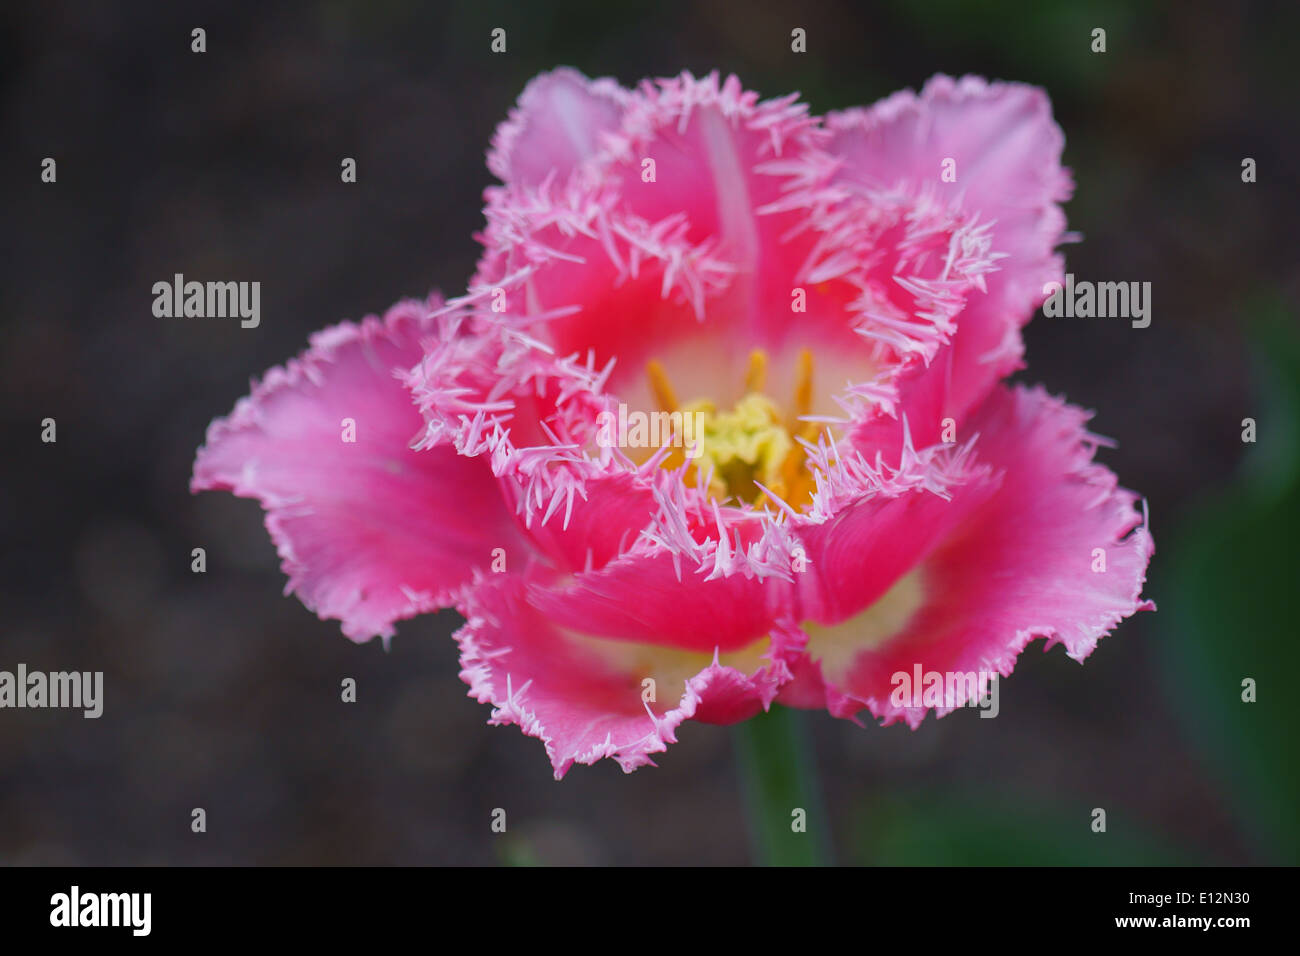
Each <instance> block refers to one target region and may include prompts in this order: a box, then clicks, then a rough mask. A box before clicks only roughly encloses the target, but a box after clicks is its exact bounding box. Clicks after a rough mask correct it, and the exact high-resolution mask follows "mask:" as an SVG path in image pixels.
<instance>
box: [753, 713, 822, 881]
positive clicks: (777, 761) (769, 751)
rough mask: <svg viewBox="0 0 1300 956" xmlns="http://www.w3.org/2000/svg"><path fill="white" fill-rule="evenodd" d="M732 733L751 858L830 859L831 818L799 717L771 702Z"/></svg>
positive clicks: (784, 862) (774, 862)
mask: <svg viewBox="0 0 1300 956" xmlns="http://www.w3.org/2000/svg"><path fill="white" fill-rule="evenodd" d="M735 733H736V753H737V757H738V761H739V765H740V766H739V769H740V777H741V789H742V791H743V792H744V796H745V809H746V811H747V813H746V815H747V817H748V819H749V838H750V844H751V846H752V848H753V856H754V862H755V863H759V864H762V865H765V866H823V865H825V864H826V863H828V862H829V861H830V852H829V840H828V839H827V838H828V836H829V833H830V828H829V821H828V820H827V817H826V811H825V809H824V808H823V807H822V799H821V788H820V787H819V786H818V783H817V767H816V764H815V761H814V758H813V751H812V741H811V740H810V739H809V735H808V730H807V728H806V727H805V726H804V722H803V715H802V714H800V713H799V712H798V711H797V710H791V709H790V708H787V707H781V706H779V705H776V704H774V705H772V709H771V710H770V711H768V712H767V713H765V714H759V715H758V716H757V717H754V718H753V719H751V720H746V721H743V722H742V723H740V724H737V725H736V731H735ZM797 811H803V812H802V813H798V812H797ZM801 823H802V828H801V827H800V824H801Z"/></svg>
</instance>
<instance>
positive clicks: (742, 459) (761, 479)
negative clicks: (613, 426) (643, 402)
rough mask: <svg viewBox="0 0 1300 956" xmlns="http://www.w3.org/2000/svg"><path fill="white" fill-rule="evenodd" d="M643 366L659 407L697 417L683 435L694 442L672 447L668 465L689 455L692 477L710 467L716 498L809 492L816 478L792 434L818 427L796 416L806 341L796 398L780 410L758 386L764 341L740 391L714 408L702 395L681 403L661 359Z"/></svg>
mask: <svg viewBox="0 0 1300 956" xmlns="http://www.w3.org/2000/svg"><path fill="white" fill-rule="evenodd" d="M646 372H647V374H648V375H649V378H650V387H651V390H652V391H653V392H654V396H655V400H656V402H658V404H659V407H660V409H661V410H663V411H665V412H668V413H670V414H671V413H673V412H678V411H680V412H682V413H683V414H682V419H683V421H686V420H687V416H688V415H690V416H692V417H691V419H690V421H692V422H694V423H695V426H694V433H693V435H691V436H690V441H689V442H688V444H693V446H694V447H690V448H687V449H684V450H678V449H674V450H673V452H672V453H671V454H669V455H668V456H667V457H666V458H665V459H664V467H665V468H675V467H677V466H679V465H681V463H682V462H683V461H684V460H688V459H689V460H690V461H691V466H690V469H689V470H688V473H687V477H688V478H689V479H692V480H693V479H694V478H695V476H696V474H698V473H701V472H702V473H706V474H708V473H711V477H710V480H709V490H710V492H712V494H713V495H714V496H716V497H717V498H718V499H720V500H727V499H729V498H735V499H737V500H739V501H742V502H748V503H749V504H754V505H759V504H762V503H763V502H764V501H765V500H766V499H767V498H768V494H767V491H770V492H771V493H772V494H773V495H776V496H777V497H779V498H781V499H782V500H783V501H785V502H786V503H787V504H789V505H791V506H792V507H794V508H799V507H801V506H802V505H804V504H806V503H808V502H810V501H811V500H812V492H813V489H814V487H815V482H814V480H813V477H812V474H811V473H810V472H809V470H808V467H807V458H806V455H805V452H804V449H803V446H801V445H800V444H799V442H798V441H797V440H796V439H797V438H802V439H804V440H805V441H807V440H811V439H812V438H813V436H814V435H815V434H816V431H817V426H816V424H815V423H813V422H803V421H800V420H799V419H800V417H801V416H803V415H807V414H808V410H809V408H810V407H811V404H812V374H813V358H812V352H810V351H809V350H808V349H804V350H803V351H802V352H801V353H800V355H799V367H798V375H797V378H796V382H795V389H794V396H793V400H792V402H791V406H790V410H789V411H788V412H786V413H784V414H783V412H782V409H781V406H780V405H778V404H777V403H776V402H775V401H773V400H772V399H771V398H770V397H768V396H767V395H766V394H764V392H763V388H764V386H765V385H766V383H767V353H766V352H764V351H763V350H762V349H754V350H753V351H752V352H750V354H749V367H748V369H747V370H746V372H745V394H744V395H743V396H742V397H741V398H740V400H739V401H738V402H736V404H735V405H734V406H733V407H732V408H731V409H730V410H729V411H719V410H718V407H717V405H716V404H715V403H714V402H713V401H711V400H709V399H707V398H699V399H695V400H694V401H691V402H687V403H686V404H685V405H682V406H679V405H678V403H677V397H676V394H675V392H674V391H673V387H672V384H671V383H670V382H669V380H668V375H667V373H666V372H665V371H664V369H663V366H662V365H660V364H659V362H657V361H654V360H652V361H651V362H650V363H649V364H648V365H647V366H646ZM764 489H767V491H765V490H764Z"/></svg>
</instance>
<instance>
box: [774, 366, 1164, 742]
mask: <svg viewBox="0 0 1300 956" xmlns="http://www.w3.org/2000/svg"><path fill="white" fill-rule="evenodd" d="M1087 419H1088V415H1087V413H1085V412H1083V411H1081V410H1080V409H1078V408H1075V407H1074V406H1071V405H1067V404H1065V403H1064V402H1063V401H1061V400H1059V399H1056V398H1052V397H1050V396H1048V395H1047V394H1046V393H1045V392H1044V391H1042V390H1041V389H1023V388H1020V389H1014V390H1012V389H1006V388H1000V389H998V390H997V391H995V392H994V393H993V394H992V395H991V396H990V397H989V399H988V400H987V401H986V402H985V403H984V405H983V406H982V407H981V408H980V409H979V410H978V411H977V412H976V413H975V414H974V415H973V416H972V420H971V423H970V427H971V428H973V429H977V430H978V432H979V438H978V440H977V441H976V444H975V448H976V451H977V453H978V454H979V456H980V458H981V460H982V461H984V462H987V463H988V464H990V465H992V466H993V467H994V468H996V469H999V470H1001V471H1002V472H1003V476H1002V484H1001V486H1000V488H999V489H998V491H997V492H996V494H994V495H993V496H992V497H991V498H989V499H988V501H987V502H985V503H984V504H982V505H981V506H980V507H979V508H978V509H977V510H975V512H974V514H973V515H971V517H970V518H969V520H967V521H965V522H963V523H962V524H961V525H960V526H959V527H957V528H956V529H955V531H953V532H952V533H951V534H949V535H948V537H947V539H946V540H945V541H944V542H942V543H941V544H940V545H939V546H938V547H937V548H935V549H934V550H933V551H932V552H931V553H930V554H929V555H928V556H927V557H925V558H924V559H923V560H922V561H921V562H920V564H919V571H920V574H921V581H922V589H923V595H924V597H923V601H922V603H921V606H920V607H919V609H918V610H917V611H916V612H915V613H914V614H913V615H912V616H911V617H910V619H909V620H908V621H907V623H906V625H904V626H903V627H902V629H901V630H900V631H899V632H898V633H896V634H895V635H894V636H892V637H888V638H887V639H886V640H885V641H884V642H883V643H877V644H874V645H873V646H872V647H870V648H864V649H863V650H861V651H860V652H859V653H858V654H857V655H856V656H855V657H854V658H853V660H852V663H851V665H850V666H849V667H848V668H847V672H846V673H844V674H839V675H830V674H820V673H818V669H817V667H816V659H817V658H818V648H817V641H816V640H815V639H814V640H811V641H810V642H809V647H808V649H809V659H808V660H806V661H803V662H800V664H799V665H798V666H797V667H796V672H797V679H796V681H795V684H794V685H792V686H791V688H790V689H789V690H788V691H787V692H786V693H787V695H788V697H787V696H783V698H782V699H788V700H789V701H790V702H791V703H796V704H799V705H801V706H808V705H809V704H810V703H811V702H812V701H816V700H818V698H819V696H820V697H821V699H822V701H824V703H825V704H826V706H828V707H829V708H830V709H831V711H832V713H835V714H836V715H837V716H851V715H852V714H853V713H854V712H856V711H857V710H859V709H861V708H862V707H863V706H865V707H867V708H869V709H870V711H871V713H872V714H874V715H875V716H876V717H879V718H884V721H885V723H892V722H893V721H895V720H898V719H900V718H904V719H906V720H907V722H908V723H909V724H911V725H912V726H916V725H917V724H919V723H920V721H921V720H922V718H923V717H924V716H925V713H926V712H927V710H928V708H925V707H911V706H895V704H894V703H893V702H891V700H890V695H891V691H892V690H893V688H894V685H893V684H892V683H891V678H892V677H893V675H895V674H899V673H906V674H912V673H913V669H914V667H915V666H917V665H919V666H920V668H921V670H922V672H923V673H925V672H930V671H934V672H938V673H947V672H958V673H968V672H972V673H979V672H985V673H992V672H997V673H999V674H1001V675H1003V676H1006V675H1008V674H1010V673H1011V671H1012V669H1013V668H1014V666H1015V661H1016V657H1017V656H1018V655H1019V653H1020V651H1021V650H1022V649H1023V648H1024V647H1025V646H1026V645H1027V644H1028V643H1029V642H1030V641H1032V640H1034V639H1035V638H1039V637H1044V638H1046V639H1047V642H1048V643H1047V646H1048V647H1051V646H1052V645H1053V644H1056V643H1058V642H1059V643H1061V644H1064V645H1065V648H1066V653H1067V654H1068V655H1069V656H1070V657H1071V658H1074V659H1075V660H1079V661H1082V660H1083V659H1084V658H1085V657H1087V656H1088V655H1089V654H1090V653H1091V652H1092V650H1093V649H1094V648H1095V647H1096V645H1097V642H1098V641H1099V640H1100V639H1101V638H1102V637H1103V636H1104V635H1106V634H1107V633H1109V632H1110V631H1111V629H1113V628H1114V627H1115V625H1116V624H1118V623H1119V622H1120V621H1121V620H1123V619H1124V618H1126V617H1128V616H1130V615H1132V614H1133V613H1135V612H1137V611H1140V610H1149V609H1153V608H1154V605H1153V604H1151V602H1149V601H1144V600H1142V598H1141V592H1142V584H1143V582H1144V580H1145V577H1146V568H1147V564H1148V563H1149V561H1150V557H1151V554H1152V553H1153V551H1154V544H1153V542H1152V539H1151V535H1150V534H1149V532H1148V531H1147V529H1146V526H1145V524H1144V522H1143V519H1142V515H1141V514H1140V513H1139V512H1138V511H1137V510H1136V508H1135V507H1134V506H1135V503H1136V500H1137V496H1136V495H1134V494H1133V493H1132V492H1130V491H1126V490H1123V489H1120V488H1118V487H1116V482H1115V476H1114V475H1113V474H1112V473H1111V472H1110V471H1109V470H1107V469H1106V468H1104V467H1103V466H1101V465H1098V464H1096V463H1094V462H1093V460H1092V458H1093V452H1094V449H1095V447H1096V441H1097V440H1096V439H1095V438H1094V437H1093V436H1091V435H1089V434H1088V433H1087V432H1086V430H1085V428H1084V424H1085V422H1086V421H1087ZM962 493H963V492H962V490H960V489H957V490H955V491H954V492H953V496H954V504H957V503H958V502H959V500H960V497H961V495H962ZM1098 548H1100V549H1102V551H1103V552H1104V554H1105V561H1106V565H1105V566H1106V570H1105V572H1104V573H1099V572H1094V570H1093V567H1094V561H1095V560H1096V559H1095V557H1094V554H1095V552H1094V549H1098ZM816 687H820V688H821V691H822V694H821V695H819V694H818V693H817V692H816V691H815V690H814V688H816ZM964 702H965V701H956V702H955V705H956V706H960V705H961V704H962V703H964ZM951 709H952V707H948V706H942V707H938V708H936V712H937V713H938V714H939V715H940V716H942V715H943V714H945V713H947V712H948V711H949V710H951Z"/></svg>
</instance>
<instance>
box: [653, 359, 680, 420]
mask: <svg viewBox="0 0 1300 956" xmlns="http://www.w3.org/2000/svg"><path fill="white" fill-rule="evenodd" d="M645 370H646V374H647V375H649V376H650V389H651V391H653V392H654V393H655V401H656V402H658V403H659V408H660V410H661V411H665V412H675V411H677V395H676V394H674V392H673V386H672V383H671V382H669V381H668V373H667V372H665V371H664V367H663V366H662V365H660V364H659V363H658V362H657V361H655V360H654V359H651V360H650V361H649V362H648V363H647V364H646V367H645Z"/></svg>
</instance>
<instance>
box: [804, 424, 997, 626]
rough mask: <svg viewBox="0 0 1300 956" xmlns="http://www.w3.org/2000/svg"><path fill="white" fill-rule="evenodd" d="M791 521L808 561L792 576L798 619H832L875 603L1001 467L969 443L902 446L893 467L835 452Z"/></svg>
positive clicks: (986, 491) (985, 494) (950, 529)
mask: <svg viewBox="0 0 1300 956" xmlns="http://www.w3.org/2000/svg"><path fill="white" fill-rule="evenodd" d="M819 475H820V477H821V480H820V482H819V488H818V491H817V494H816V495H815V496H814V499H813V507H812V509H811V511H810V512H809V515H808V519H811V520H808V519H805V520H803V521H800V522H798V523H797V528H798V535H799V539H800V541H801V542H802V545H803V548H804V554H805V556H806V561H807V567H806V568H805V570H804V571H803V572H802V573H800V574H798V575H796V576H795V582H796V584H797V585H798V588H799V619H800V620H803V621H813V622H817V623H819V624H832V623H837V622H840V621H843V620H845V619H846V618H851V617H853V616H854V615H857V614H859V613H861V612H863V611H865V610H867V608H868V607H870V606H871V605H872V604H874V603H876V602H877V601H878V600H879V599H880V598H881V596H882V595H884V594H885V593H886V592H887V591H888V590H889V589H890V587H891V586H893V585H894V584H895V582H897V581H898V580H899V578H901V577H903V576H904V575H905V574H906V573H907V572H908V571H909V570H911V569H912V568H913V567H915V566H916V565H917V564H918V563H919V562H920V561H923V560H924V559H925V558H926V556H927V555H929V553H930V552H931V551H932V550H933V549H934V548H935V547H936V546H938V545H939V544H940V543H941V542H943V541H944V540H946V539H947V538H948V537H949V536H950V535H952V534H953V533H954V532H956V531H957V530H958V529H960V527H961V526H962V525H963V524H964V523H965V522H967V521H969V520H970V518H971V516H972V515H973V514H974V513H975V512H976V511H977V510H978V509H979V508H980V507H981V506H982V505H983V504H984V503H985V502H987V501H988V500H989V499H990V498H991V497H992V496H993V495H994V494H996V492H997V489H998V485H999V484H1000V482H1001V475H999V474H997V473H995V472H994V471H993V470H992V469H991V468H990V467H989V466H988V465H987V464H982V463H981V464H977V463H974V462H972V461H971V456H970V446H969V445H967V446H960V447H958V446H946V445H937V446H932V447H930V448H927V449H923V450H922V451H921V452H919V453H918V452H914V451H913V450H912V449H911V446H910V445H908V446H906V447H905V448H904V449H903V453H902V459H901V461H900V463H899V467H898V468H897V469H896V470H895V469H886V468H884V467H883V466H882V467H880V468H873V467H871V466H870V465H869V464H868V463H867V462H866V461H865V460H864V459H862V458H861V457H860V456H856V457H853V458H850V457H849V456H848V455H846V454H843V453H841V457H840V458H839V459H838V460H837V461H835V462H834V463H833V464H830V467H829V468H827V469H826V470H825V471H819Z"/></svg>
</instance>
